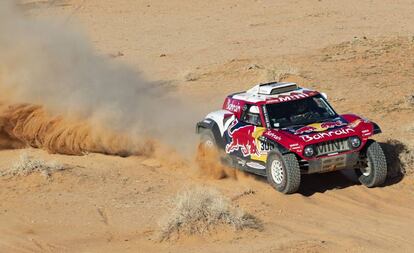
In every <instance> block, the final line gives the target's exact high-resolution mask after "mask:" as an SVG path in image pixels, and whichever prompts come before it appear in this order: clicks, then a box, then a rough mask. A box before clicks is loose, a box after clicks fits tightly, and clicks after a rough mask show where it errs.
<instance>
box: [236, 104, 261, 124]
mask: <svg viewBox="0 0 414 253" xmlns="http://www.w3.org/2000/svg"><path fill="white" fill-rule="evenodd" d="M240 119H241V121H242V122H245V123H248V124H252V125H255V126H260V127H261V126H262V121H261V119H260V111H259V107H258V106H256V105H249V104H246V105H245V106H244V107H243V112H242V115H241V118H240Z"/></svg>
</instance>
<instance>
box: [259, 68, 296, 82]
mask: <svg viewBox="0 0 414 253" xmlns="http://www.w3.org/2000/svg"><path fill="white" fill-rule="evenodd" d="M298 74H299V70H298V69H297V68H294V67H292V66H289V65H280V66H271V67H270V68H268V69H267V70H266V79H267V81H269V82H272V81H276V82H280V81H283V80H284V79H286V78H288V77H289V76H293V75H298Z"/></svg>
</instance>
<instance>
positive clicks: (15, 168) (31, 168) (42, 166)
mask: <svg viewBox="0 0 414 253" xmlns="http://www.w3.org/2000/svg"><path fill="white" fill-rule="evenodd" d="M65 169H66V167H65V166H64V165H63V164H60V163H58V162H57V161H50V162H47V161H45V160H42V159H37V158H33V157H31V156H29V155H28V154H27V153H22V154H21V155H20V158H19V160H18V161H17V162H15V163H14V164H13V165H12V167H11V168H10V169H9V170H6V171H5V172H3V173H2V174H1V175H2V176H6V175H9V176H27V175H29V174H32V173H36V172H39V173H41V174H42V175H43V176H45V177H50V176H51V175H52V174H53V173H54V172H56V171H61V170H65Z"/></svg>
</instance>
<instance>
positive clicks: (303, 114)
mask: <svg viewBox="0 0 414 253" xmlns="http://www.w3.org/2000/svg"><path fill="white" fill-rule="evenodd" d="M310 108H312V106H311V105H310V104H309V101H308V100H303V101H301V103H298V104H297V105H296V111H295V112H294V114H293V115H292V116H291V120H292V121H298V119H310V118H312V117H313V116H315V115H314V113H315V112H312V111H311V110H310ZM299 121H300V120H299Z"/></svg>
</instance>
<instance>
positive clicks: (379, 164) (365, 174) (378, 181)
mask: <svg viewBox="0 0 414 253" xmlns="http://www.w3.org/2000/svg"><path fill="white" fill-rule="evenodd" d="M357 175H359V178H358V179H359V181H360V182H361V184H363V185H365V186H367V187H370V188H371V187H376V186H379V185H382V184H383V183H384V182H385V179H386V178H387V161H386V159H385V155H384V151H383V150H382V148H381V146H380V145H379V144H378V142H375V141H372V142H369V143H368V144H367V148H366V154H365V157H364V158H363V165H362V167H361V168H360V169H359V171H358V170H357Z"/></svg>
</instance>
